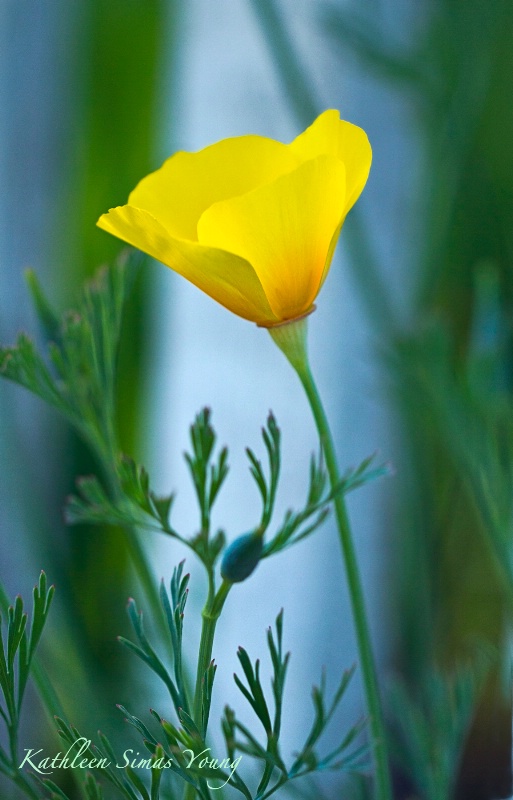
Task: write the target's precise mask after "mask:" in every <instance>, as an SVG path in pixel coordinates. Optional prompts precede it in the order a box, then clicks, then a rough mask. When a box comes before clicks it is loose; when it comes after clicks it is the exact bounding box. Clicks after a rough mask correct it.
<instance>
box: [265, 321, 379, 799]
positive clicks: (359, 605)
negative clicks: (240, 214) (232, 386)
mask: <svg viewBox="0 0 513 800" xmlns="http://www.w3.org/2000/svg"><path fill="white" fill-rule="evenodd" d="M307 325H308V320H307V318H306V317H303V318H300V319H297V320H294V321H292V322H288V323H284V324H282V325H277V326H275V327H274V328H269V329H268V330H269V333H270V334H271V337H272V339H273V341H274V342H275V343H276V344H277V346H278V347H279V348H280V350H281V351H282V352H283V353H284V354H285V356H286V358H287V359H288V361H289V362H290V363H291V365H292V366H293V368H294V370H295V371H296V373H297V375H298V377H299V380H300V381H301V383H302V385H303V388H304V390H305V393H306V396H307V398H308V402H309V404H310V408H311V410H312V414H313V417H314V420H315V424H316V426H317V431H318V433H319V438H320V441H321V445H322V449H323V453H324V459H325V461H326V467H327V470H328V475H329V478H330V483H331V487H332V490H333V492H334V500H333V502H334V505H335V516H336V520H337V528H338V534H339V540H340V546H341V549H342V556H343V560H344V565H345V570H346V577H347V582H348V586H349V596H350V599H351V607H352V612H353V620H354V625H355V630H356V639H357V643H358V650H359V655H360V668H361V671H362V678H363V684H364V689H365V695H366V700H367V709H368V712H369V725H370V731H371V737H372V752H373V758H374V766H375V786H376V798H377V800H391V799H392V788H391V783H390V772H389V766H388V756H387V747H386V738H385V726H384V720H383V712H382V708H381V700H380V695H379V687H378V680H377V674H376V667H375V663H374V656H373V653H372V645H371V640H370V633H369V626H368V623H367V615H366V611H365V601H364V596H363V590H362V585H361V579H360V573H359V569H358V563H357V560H356V553H355V549H354V544H353V539H352V535H351V528H350V524H349V519H348V516H347V510H346V504H345V501H344V497H343V495H342V494H341V493H340V492H337V491H336V488H337V486H338V485H339V484H340V474H339V469H338V464H337V457H336V453H335V446H334V444H333V437H332V435H331V431H330V427H329V422H328V419H327V417H326V412H325V411H324V407H323V404H322V401H321V398H320V396H319V392H318V390H317V386H316V384H315V380H314V378H313V375H312V372H311V370H310V364H309V361H308V354H307Z"/></svg>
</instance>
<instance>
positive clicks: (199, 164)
mask: <svg viewBox="0 0 513 800" xmlns="http://www.w3.org/2000/svg"><path fill="white" fill-rule="evenodd" d="M299 163H300V161H299V158H298V156H296V154H295V153H293V152H292V150H290V148H289V147H288V145H285V144H282V143H281V142H275V141H274V140H273V139H266V138H264V137H262V136H239V137H237V138H233V139H223V141H221V142H218V143H217V144H213V145H211V146H210V147H206V148H205V149H204V150H200V151H199V152H198V153H185V152H180V153H176V154H175V155H174V156H171V158H169V159H168V160H167V161H165V162H164V164H163V165H162V167H160V169H158V170H156V172H152V173H151V174H150V175H147V176H146V177H145V178H143V180H142V181H141V182H140V183H139V184H138V185H137V186H136V188H135V189H134V190H133V192H132V193H131V194H130V196H129V198H128V203H129V205H131V206H136V207H137V208H144V209H146V211H149V212H150V214H152V215H153V216H154V217H155V218H156V219H158V220H160V222H161V223H162V224H163V225H164V227H165V228H166V229H167V230H168V231H169V232H170V233H171V234H172V235H173V236H177V237H179V238H180V239H190V240H191V241H196V238H197V223H198V220H199V218H200V216H201V214H202V213H203V211H205V209H206V208H208V207H209V206H211V205H212V203H216V202H218V201H219V200H226V199H227V198H229V197H236V196H237V195H240V194H245V193H246V192H248V191H250V190H251V189H254V188H256V187H257V186H261V185H262V184H264V183H267V182H269V181H273V180H274V179H275V178H277V177H278V176H279V175H283V174H284V173H286V172H290V170H292V169H295V167H297V166H298V164H299Z"/></svg>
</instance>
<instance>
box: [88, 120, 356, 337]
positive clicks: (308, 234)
mask: <svg viewBox="0 0 513 800" xmlns="http://www.w3.org/2000/svg"><path fill="white" fill-rule="evenodd" d="M370 164H371V148H370V145H369V141H368V139H367V136H366V134H365V133H364V131H363V130H362V129H361V128H358V127H357V126H356V125H352V124H351V123H349V122H344V121H342V120H341V119H340V115H339V112H338V111H334V110H329V111H325V112H324V113H323V114H321V115H320V116H319V117H318V118H317V119H316V120H315V122H314V123H313V124H312V125H311V126H310V127H309V128H307V130H306V131H304V133H302V134H301V135H300V136H298V137H297V138H296V139H294V141H293V142H291V143H290V144H282V143H281V142H276V141H274V140H273V139H266V138H264V137H262V136H239V137H237V138H233V139H223V140H222V141H220V142H218V143H217V144H213V145H211V146H210V147H206V148H205V149H204V150H200V151H199V152H197V153H186V152H179V153H176V154H175V155H174V156H172V157H171V158H169V159H168V160H167V161H165V162H164V164H163V165H162V167H161V168H160V169H158V170H156V172H152V173H151V174H150V175H148V176H147V177H146V178H143V180H142V181H141V182H140V183H139V184H138V185H137V186H136V187H135V189H134V190H133V192H131V194H130V196H129V198H128V204H127V205H125V206H118V207H117V208H112V209H111V210H110V211H109V212H108V214H103V216H101V217H100V219H99V220H98V225H99V226H100V228H103V229H104V230H106V231H108V232H109V233H112V234H114V236H118V237H119V238H120V239H123V240H124V241H125V242H128V244H131V245H133V246H134V247H137V248H138V249H139V250H143V251H144V252H145V253H148V254H149V255H150V256H153V258H156V259H157V260H158V261H161V262H162V263H163V264H166V265H167V266H168V267H171V269H173V270H174V271H175V272H178V273H179V274H180V275H183V277H184V278H187V279H188V280H189V281H191V283H194V284H195V285H196V286H197V287H198V288H199V289H201V290H202V291H204V292H206V293H207V294H208V295H210V296H211V297H212V298H214V300H217V301H218V302H219V303H221V305H223V306H225V307H226V308H228V309H229V310H230V311H233V312H234V313H235V314H238V315H239V316H241V317H244V318H245V319H248V320H251V321H252V322H256V323H257V324H258V325H263V326H266V327H271V326H273V325H277V324H280V323H282V322H287V321H289V320H293V319H297V318H298V317H301V316H303V315H305V314H308V313H309V312H310V311H311V310H312V309H313V303H314V300H315V298H316V297H317V294H318V293H319V290H320V288H321V286H322V284H323V281H324V279H325V277H326V274H327V272H328V269H329V266H330V263H331V259H332V256H333V252H334V250H335V245H336V243H337V239H338V236H339V233H340V229H341V227H342V223H343V222H344V219H345V217H346V214H347V212H348V211H349V209H350V208H351V207H352V206H353V204H354V203H355V202H356V200H357V199H358V197H359V195H360V193H361V191H362V189H363V187H364V185H365V182H366V180H367V176H368V174H369V169H370Z"/></svg>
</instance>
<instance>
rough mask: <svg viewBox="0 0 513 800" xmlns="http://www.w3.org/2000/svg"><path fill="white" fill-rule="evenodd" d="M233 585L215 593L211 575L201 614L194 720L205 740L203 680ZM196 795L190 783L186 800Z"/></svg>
mask: <svg viewBox="0 0 513 800" xmlns="http://www.w3.org/2000/svg"><path fill="white" fill-rule="evenodd" d="M231 586H232V584H231V583H229V582H228V581H226V580H223V582H222V584H221V586H220V587H219V590H218V592H217V594H216V593H215V587H214V579H213V575H212V574H210V575H209V590H208V597H207V602H206V603H205V608H204V609H203V612H202V614H201V616H202V620H203V622H202V626H201V639H200V648H199V654H198V669H197V672H196V687H195V690H194V705H193V712H192V718H193V720H194V722H195V723H196V726H197V728H198V730H199V731H200V732H201V734H202V736H203V738H204V739H205V738H206V735H207V727H208V715H207V716H206V717H205V719H203V680H204V678H205V672H206V671H207V669H208V668H209V666H210V662H211V661H212V648H213V646H214V637H215V632H216V626H217V621H218V619H219V617H220V616H221V611H222V610H223V606H224V602H225V600H226V598H227V597H228V592H229V591H230V589H231ZM195 795H196V789H195V788H194V786H192V785H191V784H190V783H188V784H187V786H186V788H185V794H184V800H193V798H194V797H195Z"/></svg>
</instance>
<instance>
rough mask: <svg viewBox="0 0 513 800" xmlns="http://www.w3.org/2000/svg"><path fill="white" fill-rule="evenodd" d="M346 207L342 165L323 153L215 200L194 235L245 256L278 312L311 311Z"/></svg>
mask: <svg viewBox="0 0 513 800" xmlns="http://www.w3.org/2000/svg"><path fill="white" fill-rule="evenodd" d="M344 207H345V169H344V165H343V164H342V162H341V161H339V159H338V158H335V157H333V156H326V155H323V156H320V157H319V158H315V159H312V160H310V161H307V162H305V163H304V164H302V165H301V166H299V167H298V168H297V169H295V170H294V171H293V172H290V173H288V174H287V175H283V176H282V177H280V178H277V179H276V180H275V181H274V182H273V183H270V184H266V185H265V186H261V187H260V188H258V189H255V190H254V191H252V192H248V194H245V195H242V196H241V197H236V198H233V199H232V200H226V201H224V202H221V203H215V205H213V206H212V207H211V208H209V209H207V210H206V211H205V212H204V214H203V216H202V217H201V219H200V221H199V223H198V239H199V241H200V242H201V243H202V244H204V245H209V246H212V247H219V248H222V249H223V250H228V251H230V252H231V253H236V254H237V255H239V256H241V257H242V258H245V259H246V260H247V261H249V262H250V263H251V264H252V265H253V267H254V269H255V272H256V273H257V275H258V277H259V279H260V282H261V284H262V286H263V288H264V291H265V294H266V296H267V299H268V301H269V304H270V306H271V308H272V310H273V311H274V313H275V315H276V316H277V317H279V318H280V319H281V320H286V319H293V318H294V317H296V316H300V315H301V314H303V313H305V312H306V311H308V310H309V309H310V308H311V306H312V303H313V301H314V299H315V297H316V295H317V293H318V291H319V288H320V285H321V280H322V277H323V273H324V268H325V265H326V261H327V257H328V254H329V250H330V244H331V242H332V239H333V236H334V234H335V231H336V230H337V228H338V227H339V225H340V224H341V220H342V218H343V213H344Z"/></svg>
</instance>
